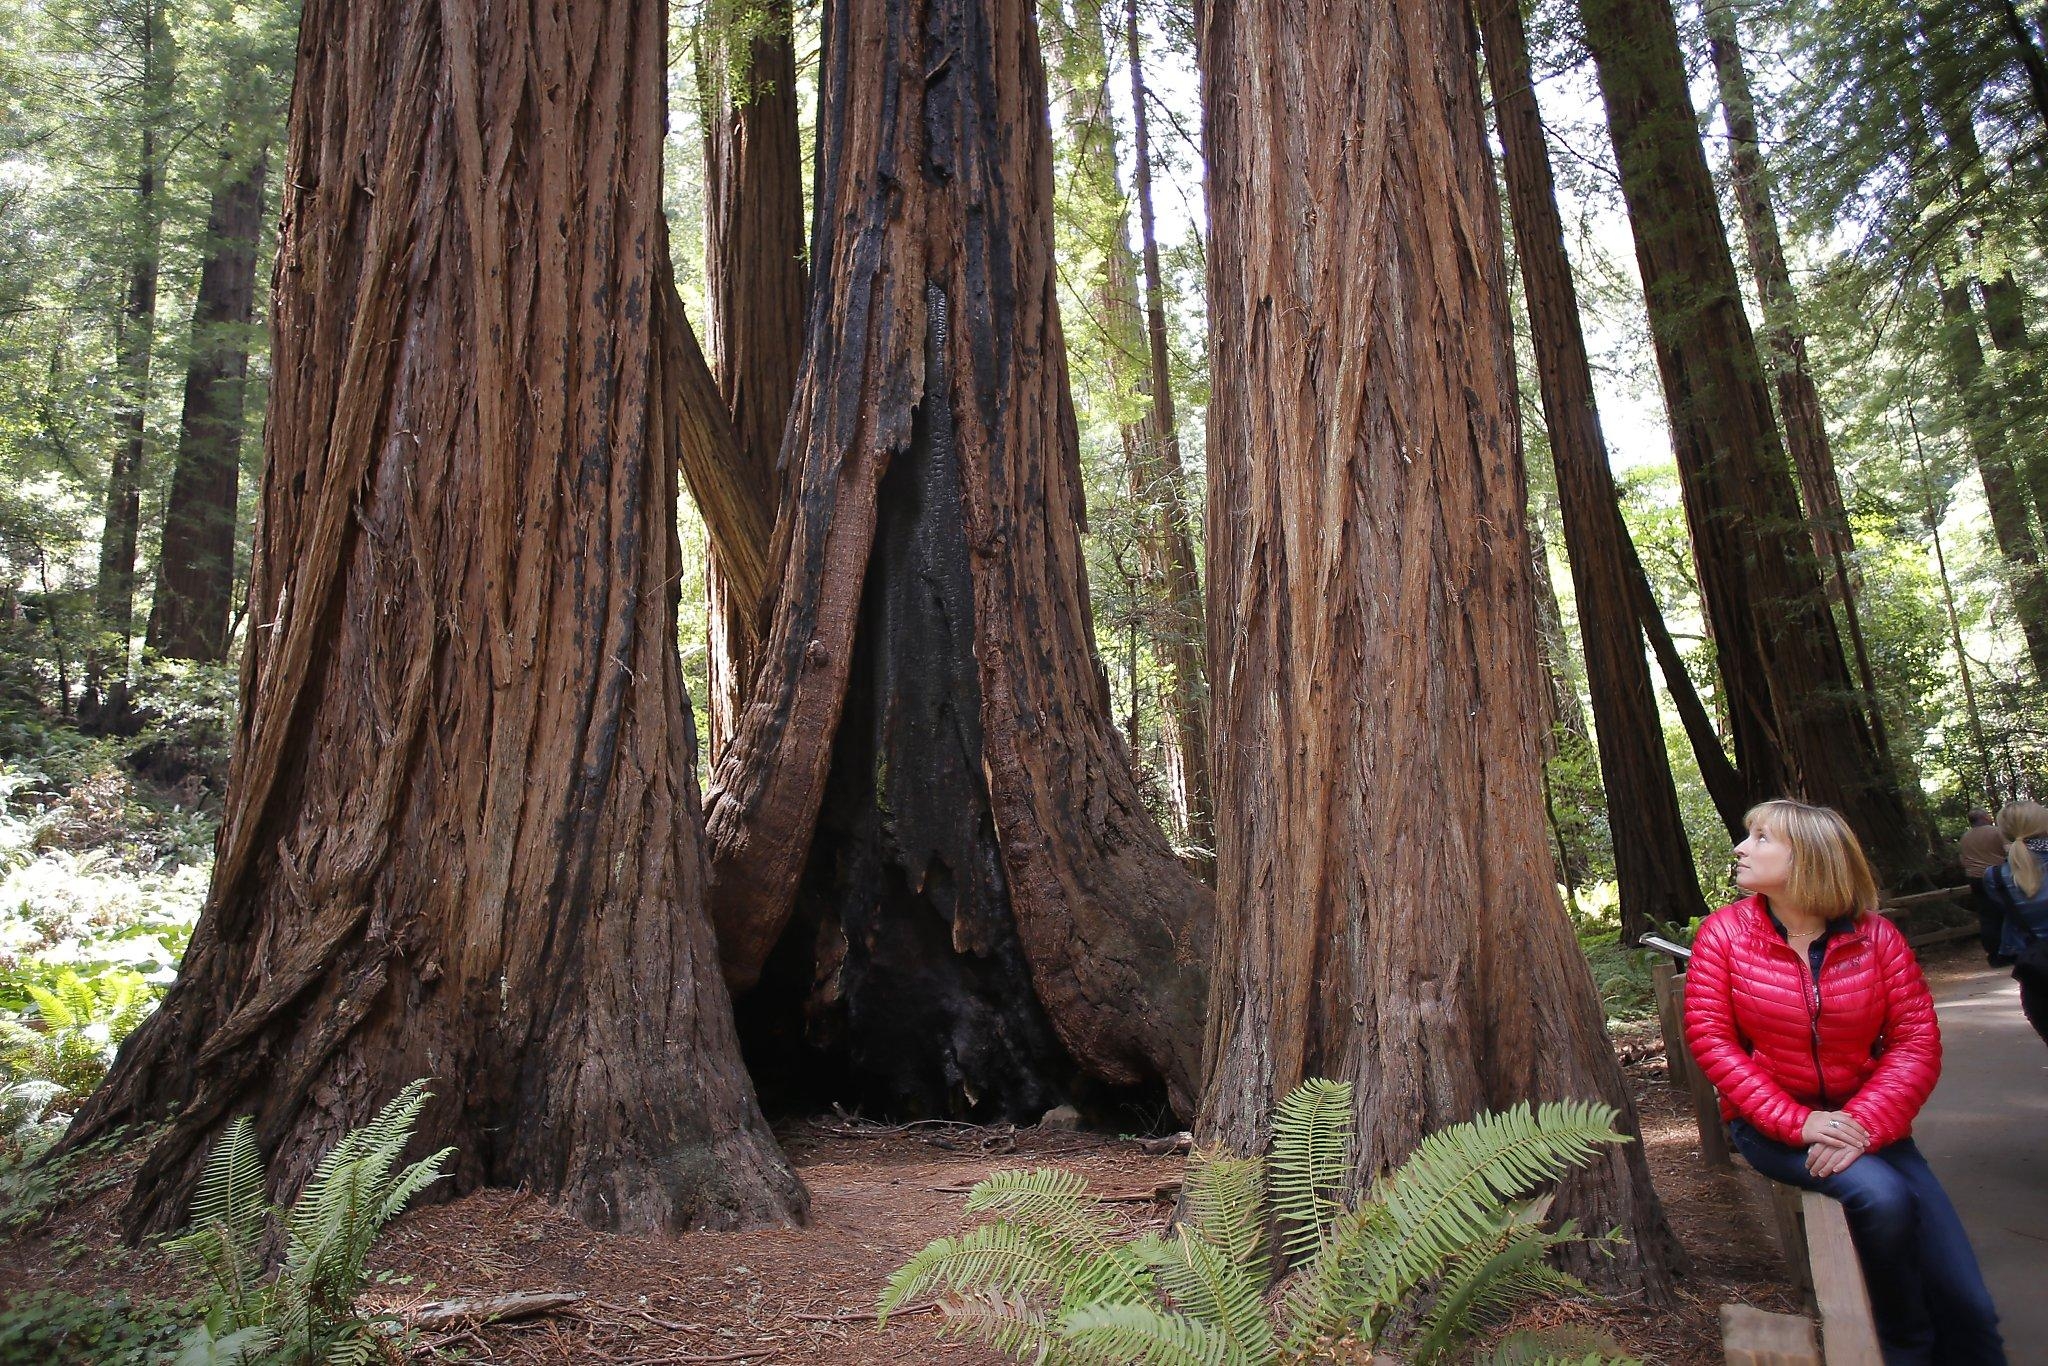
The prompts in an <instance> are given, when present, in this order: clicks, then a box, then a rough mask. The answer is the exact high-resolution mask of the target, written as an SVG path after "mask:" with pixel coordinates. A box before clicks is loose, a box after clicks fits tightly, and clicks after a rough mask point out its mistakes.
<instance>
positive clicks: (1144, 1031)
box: [709, 0, 1211, 1114]
mask: <svg viewBox="0 0 2048 1366" xmlns="http://www.w3.org/2000/svg"><path fill="white" fill-rule="evenodd" d="M823 84H824V98H823V101H822V105H821V108H822V110H823V118H822V123H821V126H820V129H819V138H818V143H819V148H818V151H819V158H820V168H819V175H818V186H819V195H818V205H817V211H816V223H817V226H818V236H817V238H816V244H815V247H814V251H813V257H812V259H813V266H814V271H815V279H814V288H815V289H816V291H817V295H818V297H817V301H816V303H815V304H814V306H813V308H812V312H811V323H810V336H809V339H808V346H807V348H806V351H805V358H804V367H803V372H802V375H801V378H800V380H799V383H798V387H797V399H796V406H795V408H794V410H793V412H792V415H791V419H790V426H789V432H788V437H787V440H786V442H785V445H784V457H785V458H784V466H785V479H786V482H785V486H784V488H785V492H784V501H783V505H782V508H781V511H780V514H779V518H778V531H777V537H776V544H777V546H778V548H779V550H780V551H781V554H780V557H779V559H778V561H777V566H776V571H775V572H776V574H777V575H778V576H779V585H780V586H779V591H778V594H777V598H776V604H775V611H774V618H773V624H772V625H771V627H770V629H769V633H768V638H767V649H766V654H765V659H764V663H763V665H762V669H761V672H760V674H759V675H758V676H757V678H756V681H755V685H754V688H753V690H752V692H751V693H750V696H749V700H748V703H747V705H746V708H745V710H744V712H743V714H742V717H741V721H740V726H739V730H738V733H737V734H736V735H735V737H734V739H733V741H732V743H731V745H730V746H729V747H728V748H727V750H726V752H725V754H724V755H723V757H722V758H721V760H720V761H719V765H718V769H717V776H716V779H715V782H714V786H713V792H712V796H711V799H710V807H709V825H710V830H711V837H712V840H713V846H714V852H713V863H712V879H713V909H714V914H715V915H716V917H717V921H718V930H719V942H720V947H721V950H722V952H723V953H724V955H725V962H726V969H727V973H728V976H729V978H730V980H731V981H732V982H733V983H734V984H735V986H736V987H737V988H739V989H742V990H744V989H746V988H748V987H751V986H754V985H755V984H756V983H757V982H759V983H760V986H759V988H758V989H757V991H756V993H755V999H754V1000H753V1001H749V1002H743V1005H742V1009H743V1016H744V1015H745V1014H746V1012H747V1011H748V1010H750V1009H752V1010H755V1011H757V1012H758V1014H757V1015H755V1016H748V1017H747V1018H758V1019H759V1020H760V1021H761V1028H762V1030H763V1035H757V1036H756V1046H757V1047H767V1046H770V1045H771V1044H775V1043H777V1042H778V1041H777V1040H773V1039H769V1038H766V1037H764V1036H765V1034H767V1033H769V1032H772V1031H774V1030H776V1029H782V1030H784V1032H785V1034H788V1033H790V1032H791V1031H792V1029H793V1026H792V1025H791V1022H792V1021H797V1020H799V1019H801V1020H802V1022H803V1023H804V1025H805V1030H804V1033H803V1036H802V1037H800V1038H796V1037H785V1038H783V1039H782V1040H780V1041H779V1042H780V1043H781V1044H786V1045H787V1046H789V1047H791V1048H794V1049H796V1050H798V1051H799V1052H800V1054H801V1055H802V1056H805V1057H809V1058H812V1059H817V1058H819V1057H820V1056H821V1055H823V1057H824V1058H826V1059H827V1060H828V1065H829V1066H830V1067H831V1068H832V1075H833V1076H834V1078H835V1080H847V1079H850V1080H851V1081H853V1082H854V1083H855V1084H856V1085H857V1086H858V1087H859V1088H860V1090H861V1093H862V1094H863V1095H864V1096H867V1097H870V1098H872V1099H873V1100H875V1102H876V1103H878V1104H886V1105H889V1106H891V1107H894V1108H897V1109H901V1110H932V1109H944V1110H951V1111H964V1112H968V1113H976V1112H998V1113H1011V1114H1028V1113H1030V1112H1032V1111H1033V1110H1035V1109H1036V1108H1037V1107H1038V1106H1040V1105H1043V1104H1046V1103H1048V1102H1050V1101H1052V1100H1054V1099H1056V1098H1057V1097H1058V1096H1060V1095H1062V1094H1063V1093H1065V1092H1067V1091H1068V1090H1070V1089H1071V1087H1072V1084H1073V1081H1074V1078H1073V1075H1072V1074H1073V1070H1074V1068H1075V1067H1076V1066H1078V1067H1079V1068H1080V1069H1082V1070H1083V1071H1085V1072H1086V1073H1087V1074H1089V1075H1090V1076H1092V1077H1094V1078H1097V1079H1100V1080H1102V1081H1105V1082H1109V1083H1112V1084H1118V1085H1129V1084H1136V1083H1143V1082H1147V1081H1154V1082H1163V1083H1164V1084H1165V1086H1166V1088H1167V1090H1168V1093H1169V1094H1170V1095H1171V1096H1172V1097H1173V1098H1174V1100H1175V1102H1176V1104H1177V1105H1179V1106H1181V1107H1191V1105H1192V1101H1193V1096H1194V1091H1195V1087H1196V1085H1197V1076H1196V1073H1197V1070H1198V1055H1199V1051H1200V1047H1201V1010H1202V1005H1203V995H1204V990H1203V982H1204V976H1203V969H1204V966H1205V963H1204V955H1205V954H1206V952H1207V946H1208V937H1207V931H1208V920H1209V915H1210V906H1211V901H1210V896H1209V893H1208V892H1207V890H1206V889H1205V888H1204V887H1203V886H1202V884H1201V883H1200V882H1199V881H1198V880H1197V879H1196V878H1194V877H1193V876H1192V875H1191V874H1189V873H1188V872H1187V871H1186V870H1185V869H1183V868H1182V867H1181V865H1180V864H1179V863H1178V862H1177V861H1176V860H1175V859H1174V857H1173V855H1172V853H1171V851H1170V850H1169V849H1168V847H1167V845H1166V841H1165V839H1164V837H1163V836H1162V835H1161V834H1160V832H1159V830H1158V828H1157V826H1156V825H1155V824H1154V823H1153V821H1152V819H1151V817H1150V816H1149V815H1148V813H1147V812H1146V810H1145V807H1144V805H1143V803H1142V802H1141V800H1140V799H1139V795H1138V792H1137V789H1136V786H1135V784H1134V783H1133V781H1132V778H1131V775H1130V772H1129V769H1128V766H1127V762H1126V759H1125V756H1124V754H1123V751H1122V749H1121V747H1120V745H1119V743H1118V741H1117V740H1116V737H1115V735H1114V731H1113V726H1112V721H1111V718H1110V715H1109V699H1108V691H1107V687H1106V684H1105V682H1104V679H1103V676H1102V673H1101V671H1100V666H1099V665H1098V663H1097V661H1096V659H1095V650H1094V640H1093V632H1092V628H1091V625H1090V622H1089V613H1088V594H1087V584H1086V581H1085V578H1084V573H1083V567H1082V561H1081V547H1080V536H1079V531H1080V525H1081V519H1082V512H1083V508H1082V490H1081V482H1080V469H1079V456H1078V448H1077V436H1076V431H1075V423H1074V414H1073V410H1072V407H1071V403H1070V399H1069V396H1068V389H1067V372H1066V358H1065V347H1064V343H1063V342H1062V340H1061V335H1060V327H1059V318H1058V314H1057V312H1056V306H1055V275H1054V264H1053V257H1052V155H1051V138H1050V131H1049V127H1048V122H1047V109H1046V86H1045V73H1044V69H1043V67H1042V65H1041V63H1040V58H1039V51H1038V41H1037V35H1036V27H1035V22H1034V16H1033V11H1032V7H1031V5H1030V4H1029V3H1027V2H1026V0H932V3H929V4H916V5H912V4H907V3H905V0H832V3H829V4H828V5H827V6H826V9H825V34H824V66H823ZM771 957H772V961H771ZM764 966H765V967H766V968H767V969H768V972H767V976H766V979H765V980H763V969H764ZM799 1002H801V1003H802V1005H803V1012H801V1013H800V1012H799V1011H798V1010H797V1009H796V1008H795V1007H796V1005H797V1004H798V1003H799ZM785 1005H786V1006H787V1007H788V1008H783V1007H784V1006H785ZM743 1027H745V1026H744V1025H743Z"/></svg>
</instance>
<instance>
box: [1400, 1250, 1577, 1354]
mask: <svg viewBox="0 0 2048 1366" xmlns="http://www.w3.org/2000/svg"><path fill="white" fill-rule="evenodd" d="M1573 1241H1576V1238H1575V1236H1574V1235H1573V1234H1572V1233H1570V1232H1564V1233H1544V1232H1542V1231H1541V1230H1535V1229H1528V1228H1526V1227H1525V1228H1521V1229H1518V1230H1512V1231H1509V1232H1506V1233H1504V1234H1503V1235H1502V1237H1501V1239H1500V1240H1499V1245H1498V1246H1495V1247H1490V1248H1489V1247H1485V1246H1479V1247H1473V1248H1469V1249H1467V1250H1465V1251H1463V1252H1461V1253H1459V1255H1458V1256H1457V1257H1455V1258H1453V1259H1452V1262H1451V1266H1450V1268H1449V1270H1447V1271H1446V1272H1445V1273H1444V1277H1443V1282H1442V1284H1441V1285H1439V1286H1438V1287H1437V1292H1436V1295H1435V1297H1434V1300H1433V1301H1432V1303H1431V1304H1430V1307H1429V1312H1428V1313H1427V1314H1425V1315H1424V1316H1423V1319H1422V1322H1421V1323H1420V1324H1418V1325H1417V1330H1416V1334H1415V1337H1414V1339H1413V1340H1412V1341H1411V1342H1410V1343H1409V1345H1408V1347H1407V1350H1406V1352H1405V1355H1406V1356H1407V1358H1408V1360H1409V1361H1411V1362H1413V1363H1415V1366H1430V1364H1431V1363H1433V1362H1435V1361H1437V1360H1439V1359H1440V1358H1442V1357H1443V1356H1444V1355H1445V1354H1446V1353H1448V1352H1450V1351H1452V1350H1453V1349H1455V1348H1456V1347H1458V1346H1459V1345H1460V1344H1462V1343H1463V1342H1465V1341H1466V1340H1467V1339H1469V1338H1470V1337H1471V1336H1472V1334H1473V1333H1474V1332H1475V1331H1477V1330H1478V1329H1479V1328H1481V1327H1484V1326H1486V1325H1487V1324H1488V1323H1490V1322H1493V1321H1495V1320H1496V1319H1497V1318H1498V1317H1499V1316H1501V1315H1504V1314H1505V1313H1507V1312H1508V1311H1509V1310H1511V1309H1513V1308H1515V1307H1516V1306H1517V1305H1519V1304H1521V1303H1522V1302H1523V1301H1525V1300H1527V1299H1528V1298H1530V1297H1531V1296H1533V1295H1536V1294H1540V1293H1543V1292H1545V1291H1551V1292H1557V1291H1562V1292H1565V1293H1583V1292H1584V1290H1585V1287H1584V1286H1583V1285H1581V1284H1580V1283H1579V1281H1578V1280H1577V1279H1576V1278H1574V1277H1572V1276H1569V1275H1567V1274H1565V1273H1564V1272H1562V1271H1559V1270H1557V1269H1556V1268H1555V1267H1553V1266H1551V1265H1550V1264H1549V1263H1547V1262H1546V1261H1545V1260H1544V1258H1545V1256H1546V1255H1547V1254H1548V1252H1549V1251H1550V1249H1551V1248H1552V1247H1554V1246H1556V1245H1557V1244H1559V1243H1565V1242H1573Z"/></svg>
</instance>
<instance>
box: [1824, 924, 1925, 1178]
mask: <svg viewBox="0 0 2048 1366" xmlns="http://www.w3.org/2000/svg"><path fill="white" fill-rule="evenodd" d="M1873 937H1874V939H1875V945H1874V947H1875V948H1876V950H1877V953H1878V964H1879V967H1880V968H1881V969H1882V971H1883V974H1884V976H1883V981H1882V982H1881V984H1880V990H1882V991H1883V992H1884V996H1885V1004H1884V1056H1883V1057H1881V1058H1879V1059H1878V1061H1877V1069H1876V1070H1875V1071H1873V1072H1872V1073H1871V1074H1870V1079H1869V1080H1868V1081H1866V1082H1864V1083H1863V1085H1862V1086H1861V1087H1860V1088H1859V1089H1858V1090H1857V1092H1856V1094H1855V1095H1853V1096H1851V1097H1850V1098H1849V1103H1848V1104H1846V1105H1844V1106H1843V1107H1842V1108H1843V1109H1844V1110H1845V1111H1847V1112H1848V1113H1849V1114H1851V1115H1854V1116H1855V1117H1856V1122H1857V1123H1858V1124H1861V1125H1862V1126H1863V1127H1864V1128H1865V1129H1868V1130H1869V1131H1870V1146H1871V1147H1873V1148H1882V1147H1884V1146H1885V1145H1887V1144H1890V1143H1896V1142H1898V1141H1899V1140H1900V1139H1902V1138H1904V1137H1905V1136H1906V1135H1907V1134H1908V1133H1910V1132H1912V1128H1913V1117H1914V1116H1915V1115H1917V1114H1919V1113H1920V1107H1921V1106H1923V1105H1925V1104H1926V1103H1927V1097H1928V1096H1930V1095H1932V1094H1933V1092H1934V1083H1935V1082H1936V1081H1938V1080H1940V1078H1941V1026H1940V1025H1939V1024H1937V1023H1936V1022H1935V1018H1934V997H1933V995H1932V993H1930V992H1929V991H1928V990H1927V979H1926V978H1924V977H1922V976H1921V975H1920V963H1919V960H1918V959H1916V958H1914V957H1913V950H1912V949H1910V948H1908V947H1907V946H1906V939H1905V936H1904V935H1902V934H1900V933H1899V931H1898V929H1897V927H1895V926H1893V925H1892V924H1891V923H1890V922H1889V921H1885V922H1882V923H1880V924H1879V925H1877V926H1874V927H1873Z"/></svg>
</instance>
